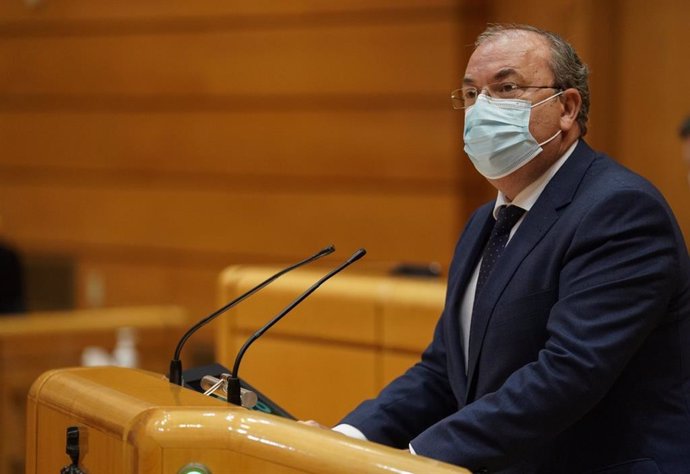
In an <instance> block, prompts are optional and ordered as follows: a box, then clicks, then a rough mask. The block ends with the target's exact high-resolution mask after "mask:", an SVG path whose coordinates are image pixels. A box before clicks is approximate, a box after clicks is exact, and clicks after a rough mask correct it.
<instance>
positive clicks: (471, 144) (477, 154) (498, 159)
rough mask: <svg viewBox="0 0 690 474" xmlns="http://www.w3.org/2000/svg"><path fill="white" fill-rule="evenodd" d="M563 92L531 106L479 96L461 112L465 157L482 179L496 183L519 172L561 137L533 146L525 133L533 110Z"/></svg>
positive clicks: (525, 103)
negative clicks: (543, 147) (550, 143)
mask: <svg viewBox="0 0 690 474" xmlns="http://www.w3.org/2000/svg"><path fill="white" fill-rule="evenodd" d="M562 93H563V91H561V92H559V93H557V94H554V95H552V96H551V97H548V98H546V99H544V100H542V101H541V102H537V103H536V104H534V105H532V103H531V102H530V101H528V100H520V99H494V98H491V97H489V96H487V95H486V94H480V95H479V97H477V102H475V104H474V105H472V106H470V107H468V108H467V109H466V110H465V131H464V140H465V153H467V155H469V157H470V160H471V161H472V164H474V167H475V168H477V171H479V172H480V173H481V174H482V175H483V176H484V177H486V178H489V179H498V178H503V177H504V176H508V175H509V174H510V173H512V172H513V171H515V170H517V169H519V168H522V167H523V166H525V165H526V164H527V163H529V162H530V161H532V159H533V158H534V157H535V156H537V155H538V154H539V153H541V152H542V150H543V149H542V145H546V144H547V143H549V142H550V141H551V140H553V139H554V138H556V137H557V136H558V134H560V133H561V131H560V130H559V131H558V132H556V134H555V135H554V136H552V137H551V138H549V139H548V140H546V141H544V142H542V143H537V141H536V140H535V139H534V137H533V136H532V134H531V133H530V131H529V117H530V112H531V110H532V108H533V107H537V106H538V105H541V104H543V103H545V102H546V101H548V100H551V99H553V98H554V97H558V96H559V95H561V94H562Z"/></svg>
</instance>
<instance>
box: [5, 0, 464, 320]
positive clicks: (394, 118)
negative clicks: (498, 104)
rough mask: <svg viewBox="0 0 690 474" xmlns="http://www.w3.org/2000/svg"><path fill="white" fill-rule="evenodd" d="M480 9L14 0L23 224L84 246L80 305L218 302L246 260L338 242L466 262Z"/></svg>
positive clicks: (9, 143) (16, 237) (10, 110)
mask: <svg viewBox="0 0 690 474" xmlns="http://www.w3.org/2000/svg"><path fill="white" fill-rule="evenodd" d="M29 3H31V2H29ZM468 11H469V10H468ZM462 16H463V14H462V10H461V8H460V4H459V3H458V2H456V1H453V0H431V1H430V0H404V1H400V0H350V1H347V2H322V1H319V0H302V1H297V2H282V1H279V0H264V1H256V2H245V1H239V0H237V1H220V0H215V1H214V0H202V1H195V2H187V1H182V0H175V1H162V0H156V1H154V0H149V1H145V2H141V1H134V0H129V1H116V0H104V1H99V2H91V1H88V0H72V1H69V2H59V1H41V2H37V6H36V7H33V8H32V7H27V6H26V3H22V2H19V1H14V0H12V1H10V0H0V143H2V150H3V151H2V153H0V216H2V218H3V222H4V233H5V235H6V236H8V237H9V238H10V239H11V240H12V241H13V242H15V243H16V244H17V246H18V247H19V248H20V249H21V250H22V251H23V252H25V253H51V252H52V253H60V254H66V255H71V256H73V257H74V258H75V261H76V262H77V264H78V272H77V275H78V282H77V288H78V290H77V291H78V295H77V301H78V303H79V305H80V306H98V305H119V304H143V303H168V302H169V303H177V304H184V305H188V306H189V307H191V308H192V312H193V313H194V312H195V311H196V312H198V313H200V315H201V314H203V313H204V312H207V311H210V310H211V309H212V308H213V306H214V305H215V303H216V302H215V288H216V285H215V277H216V276H217V275H218V273H219V271H220V269H222V268H223V267H225V266H227V265H229V264H232V263H240V262H290V261H294V260H295V259H298V258H301V257H302V256H306V255H307V254H309V253H312V252H314V251H316V250H318V249H319V248H321V247H323V246H324V245H326V244H329V243H334V244H336V246H337V247H338V248H339V249H340V253H339V255H340V256H341V257H344V256H345V254H346V253H348V254H349V252H351V251H353V250H354V249H356V248H358V247H366V248H367V249H368V250H369V256H368V257H367V260H368V261H370V262H379V263H381V262H395V261H398V260H413V261H430V260H436V261H440V262H446V261H447V260H448V259H449V256H450V253H451V251H452V247H453V245H454V242H455V239H456V234H457V231H458V229H459V228H460V226H461V225H462V223H463V212H464V200H463V193H462V192H461V191H460V190H459V189H460V188H461V186H460V183H461V181H462V180H461V175H462V171H461V170H462V168H461V167H462V165H461V164H460V158H461V145H460V132H459V130H460V126H459V124H460V120H461V117H460V116H459V115H458V114H457V113H454V112H453V111H452V110H450V107H449V101H448V95H449V91H450V90H451V89H453V88H454V85H455V84H457V78H458V76H459V75H460V72H459V71H460V66H461V64H462V62H463V61H462V60H461V58H462V56H463V54H464V52H463V50H462V47H461V38H462V37H463V34H464V33H463V32H464V30H463V28H464V27H463V22H462V21H461V19H462ZM473 179H474V178H471V177H470V178H469V180H470V181H469V182H470V183H471V182H472V181H473ZM468 189H470V188H468Z"/></svg>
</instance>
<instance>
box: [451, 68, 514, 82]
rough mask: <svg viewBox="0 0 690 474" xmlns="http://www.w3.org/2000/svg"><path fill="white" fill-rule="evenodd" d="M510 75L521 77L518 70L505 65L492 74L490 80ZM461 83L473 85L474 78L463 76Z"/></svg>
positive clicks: (497, 79) (500, 79) (498, 80)
mask: <svg viewBox="0 0 690 474" xmlns="http://www.w3.org/2000/svg"><path fill="white" fill-rule="evenodd" d="M511 76H516V77H517V78H518V79H522V75H521V74H520V73H519V72H517V70H516V69H514V68H512V67H506V68H503V69H501V70H500V71H498V72H497V73H496V74H494V77H493V79H492V81H494V82H500V81H502V80H503V79H506V78H508V77H511ZM462 83H463V84H468V85H474V79H472V78H471V77H469V76H465V77H464V78H463V80H462Z"/></svg>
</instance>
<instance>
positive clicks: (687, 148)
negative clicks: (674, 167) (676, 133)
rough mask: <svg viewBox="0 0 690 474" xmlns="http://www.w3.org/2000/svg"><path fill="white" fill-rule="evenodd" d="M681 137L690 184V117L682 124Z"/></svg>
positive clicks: (689, 182)
mask: <svg viewBox="0 0 690 474" xmlns="http://www.w3.org/2000/svg"><path fill="white" fill-rule="evenodd" d="M680 139H681V140H682V141H683V152H682V153H683V161H684V162H685V165H686V166H687V167H688V184H690V117H687V118H686V119H685V120H684V121H683V123H682V124H681V126H680Z"/></svg>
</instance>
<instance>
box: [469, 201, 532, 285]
mask: <svg viewBox="0 0 690 474" xmlns="http://www.w3.org/2000/svg"><path fill="white" fill-rule="evenodd" d="M524 213H525V210H524V209H522V208H521V207H517V206H501V207H500V208H499V210H498V218H497V219H496V223H495V224H494V228H493V230H492V231H491V237H489V242H488V243H487V244H486V247H484V252H483V253H482V265H481V267H480V268H479V277H478V279H477V290H476V291H475V294H479V290H481V288H482V287H483V286H484V283H486V280H487V279H488V278H489V275H491V270H493V268H494V265H495V264H496V261H497V260H498V257H500V256H501V253H502V252H503V248H504V247H505V246H506V242H508V236H509V235H510V229H512V228H513V226H514V225H515V224H516V223H517V221H519V220H520V217H522V215H523V214H524Z"/></svg>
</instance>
